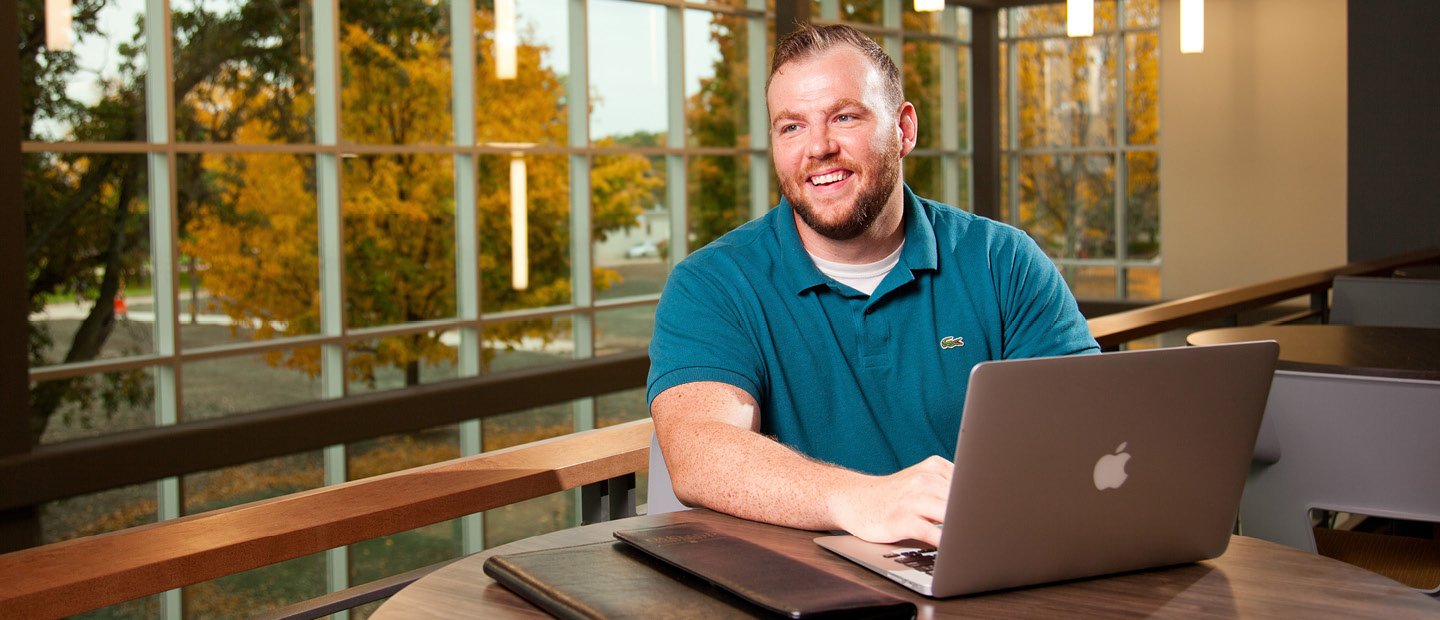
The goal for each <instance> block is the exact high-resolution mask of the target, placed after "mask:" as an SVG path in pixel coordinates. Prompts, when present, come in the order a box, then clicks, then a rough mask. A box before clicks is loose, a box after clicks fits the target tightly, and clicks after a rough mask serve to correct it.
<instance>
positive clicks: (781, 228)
mask: <svg viewBox="0 0 1440 620" xmlns="http://www.w3.org/2000/svg"><path fill="white" fill-rule="evenodd" d="M902 189H903V191H904V197H903V200H904V204H905V222H904V226H905V247H904V249H902V250H901V251H900V262H899V263H897V264H896V265H895V268H896V269H900V268H902V267H903V268H907V269H910V270H911V271H912V272H916V271H924V270H932V271H933V270H934V269H936V268H937V267H938V266H939V259H938V255H939V252H938V250H937V247H938V245H937V243H936V241H935V227H934V225H933V224H931V222H930V213H929V209H928V208H927V207H926V205H925V204H924V202H923V201H921V200H920V198H919V197H918V196H916V195H915V193H914V192H912V191H910V186H909V185H905V186H903V188H902ZM775 215H776V217H777V218H778V219H779V222H777V226H778V228H777V232H778V233H779V238H780V254H781V264H782V265H783V266H784V271H785V275H786V280H787V281H788V285H789V288H790V289H791V290H793V291H795V294H796V295H799V294H801V293H804V292H805V291H808V290H810V289H812V288H815V287H817V286H824V285H827V284H828V283H829V282H830V278H828V277H826V276H825V274H823V273H821V272H820V268H818V267H816V266H815V261H813V260H811V259H810V254H809V253H808V252H806V251H805V245H804V244H803V243H801V242H800V231H799V230H798V229H797V228H796V227H795V211H794V207H792V206H791V205H790V201H789V200H788V199H786V198H784V197H783V196H782V197H781V198H780V205H779V208H778V209H776V213H775ZM887 279H888V278H887ZM908 279H910V278H907V280H908ZM877 292H878V291H877Z"/></svg>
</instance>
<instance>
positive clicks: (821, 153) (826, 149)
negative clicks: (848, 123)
mask: <svg viewBox="0 0 1440 620" xmlns="http://www.w3.org/2000/svg"><path fill="white" fill-rule="evenodd" d="M808 146H809V155H810V157H812V158H815V159H824V158H826V157H829V156H830V155H831V154H833V153H835V151H836V150H837V148H838V147H837V145H836V143H835V139H834V137H833V136H831V135H830V129H829V128H828V127H825V126H823V125H822V126H820V127H817V128H815V129H813V130H811V133H810V144H809V145H808Z"/></svg>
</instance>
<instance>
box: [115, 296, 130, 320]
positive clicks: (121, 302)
mask: <svg viewBox="0 0 1440 620" xmlns="http://www.w3.org/2000/svg"><path fill="white" fill-rule="evenodd" d="M128 313H129V310H128V309H126V308H125V298H124V297H121V296H118V295H117V296H116V297H115V316H118V317H122V318H124V317H125V316H126V315H127V314H128Z"/></svg>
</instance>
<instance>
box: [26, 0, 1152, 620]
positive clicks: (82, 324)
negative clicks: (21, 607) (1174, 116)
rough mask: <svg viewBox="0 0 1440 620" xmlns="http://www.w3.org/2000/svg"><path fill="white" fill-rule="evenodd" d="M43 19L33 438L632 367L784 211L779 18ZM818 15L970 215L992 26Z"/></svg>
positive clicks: (449, 3)
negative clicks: (50, 22)
mask: <svg viewBox="0 0 1440 620" xmlns="http://www.w3.org/2000/svg"><path fill="white" fill-rule="evenodd" d="M46 4H47V3H46V2H44V1H43V0H21V1H20V2H19V3H17V4H16V5H15V6H16V8H15V9H13V10H17V11H18V13H19V18H20V23H21V24H22V28H21V33H20V34H21V40H20V45H19V54H20V67H21V71H20V82H21V83H20V84H19V85H18V86H19V88H20V92H21V93H23V94H22V97H21V101H22V108H23V109H22V131H23V132H24V133H23V137H22V140H23V141H22V144H21V148H22V152H23V159H22V166H23V170H22V171H20V172H21V173H20V175H19V176H18V178H20V179H22V185H23V192H24V195H25V201H26V203H25V204H26V214H25V215H26V225H27V230H26V244H27V248H26V256H27V264H26V265H25V266H24V267H23V268H24V269H26V270H27V273H28V274H29V278H30V281H29V284H30V293H31V297H30V309H31V315H30V327H31V332H32V336H31V339H30V342H29V343H28V347H29V352H30V358H31V360H32V361H31V369H30V374H31V382H32V390H31V394H30V399H31V409H32V412H33V425H32V426H33V429H34V434H33V439H34V441H35V443H37V444H41V443H46V444H51V443H60V442H66V441H72V440H77V439H83V438H89V437H96V436H103V435H106V434H112V433H117V432H121V431H126V430H135V429H143V428H151V427H156V426H165V425H173V424H188V423H193V422H196V421H200V420H206V419H212V418H217V417H223V416H236V415H244V414H247V413H252V412H255V411H260V410H264V409H269V408H274V407H283V406H289V405H297V404H304V403H310V402H315V401H320V400H327V399H337V398H344V397H346V396H351V395H358V394H363V393H369V392H375V391H383V390H403V389H405V388H407V387H411V386H416V385H420V384H427V383H435V382H441V381H446V380H451V379H455V378H466V377H474V376H478V375H482V374H486V373H494V372H504V371H507V370H514V369H519V368H527V367H536V366H542V367H543V366H545V365H550V364H556V363H561V362H564V361H567V360H573V359H577V358H586V357H592V356H595V355H604V354H608V353H614V352H621V351H633V350H641V349H644V348H645V347H646V346H647V345H648V341H649V335H650V331H651V329H652V328H653V324H654V306H655V304H656V302H657V301H658V298H659V294H660V291H661V289H662V288H663V286H664V283H665V281H666V278H667V277H668V275H669V273H670V268H671V266H672V265H674V264H675V263H676V262H677V261H679V260H680V259H682V258H683V257H684V256H685V255H686V254H688V253H689V252H692V251H694V250H695V249H697V248H699V247H700V246H703V245H704V244H706V243H709V242H710V241H711V240H713V239H715V238H716V237H718V236H719V235H721V234H723V233H724V232H726V231H728V230H729V229H731V228H733V227H735V226H737V225H739V224H741V223H743V222H745V221H746V220H749V219H751V218H753V217H756V216H758V215H760V214H762V213H764V212H765V211H766V210H768V209H769V208H770V207H771V206H772V205H773V204H774V202H775V200H776V192H775V189H774V188H775V183H774V180H773V173H772V165H771V162H770V159H769V154H768V146H769V145H768V137H767V132H766V129H767V127H766V123H765V122H764V119H765V117H766V111H765V107H764V103H765V101H764V92H763V84H764V80H765V76H766V75H767V74H768V69H769V67H768V62H769V57H770V50H771V41H772V40H773V23H771V22H772V21H773V18H772V15H773V9H772V8H770V7H769V6H768V5H769V3H767V2H766V0H715V1H710V2H686V3H676V2H671V1H668V0H666V1H664V2H661V1H659V0H654V1H652V0H588V1H584V2H576V1H573V0H383V1H364V0H353V1H352V0H342V1H340V2H311V1H309V0H168V1H158V2H157V1H152V2H145V1H141V0H77V1H76V2H75V3H74V4H73V8H72V13H73V15H72V17H73V18H74V21H73V28H72V33H71V34H72V39H73V45H71V46H70V47H69V48H68V49H64V48H61V49H50V48H49V47H47V44H46V42H45V40H44V29H43V28H30V27H26V26H24V25H27V24H28V25H34V24H39V23H40V22H41V19H42V17H43V12H44V10H45V6H46ZM59 4H63V3H59ZM822 5H823V10H822V11H820V12H819V13H817V14H818V15H819V16H820V19H817V20H816V21H817V22H820V23H825V22H827V21H828V22H839V21H844V22H847V23H852V24H854V25H856V26H857V27H861V28H863V29H865V31H866V32H867V33H868V34H870V35H871V36H874V37H875V38H876V39H877V40H879V41H881V42H882V44H883V45H885V46H886V49H888V50H890V51H891V53H892V55H893V56H894V57H895V59H896V60H897V62H899V63H900V64H901V65H902V67H903V68H904V72H905V73H904V78H905V85H906V89H907V92H908V94H909V95H910V97H911V99H912V100H914V101H915V102H916V105H917V106H918V108H919V109H920V110H921V114H922V134H921V135H922V141H921V145H920V148H919V149H917V151H916V152H915V154H914V155H913V156H912V158H911V159H909V160H907V162H906V165H905V174H906V179H907V181H909V182H910V183H911V184H912V186H914V187H915V188H916V189H917V190H919V191H921V192H922V193H924V194H926V195H927V196H932V197H935V198H938V199H942V200H945V201H947V202H950V203H952V204H957V205H960V206H962V207H967V208H968V205H967V204H966V198H965V197H966V196H968V194H969V188H968V183H969V181H968V173H967V171H968V169H969V157H970V154H969V148H970V147H969V144H970V140H969V137H968V127H967V125H966V118H967V114H966V109H967V106H968V103H967V101H968V98H969V87H968V83H969V67H968V47H967V45H968V44H967V41H968V37H969V20H968V12H967V11H965V10H963V9H958V8H954V7H951V8H949V9H947V10H945V11H944V12H942V13H936V14H918V13H914V12H913V11H912V10H911V9H910V8H909V2H908V0H907V1H905V2H902V1H901V0H866V1H863V2H848V1H847V2H833V1H826V2H823V3H822ZM325 24H332V25H333V26H328V27H327V26H324V25H325ZM151 67H166V68H167V71H165V72H163V73H155V72H152V71H150V68H151ZM12 86H13V85H12ZM1142 124H1143V123H1142V122H1141V121H1140V120H1136V119H1132V120H1129V121H1127V124H1126V125H1125V126H1126V127H1127V128H1129V131H1131V132H1132V133H1136V134H1137V135H1138V134H1139V133H1141V132H1143V131H1144V127H1143V126H1142ZM1142 164H1143V162H1136V163H1135V164H1133V165H1136V166H1139V165H1142ZM1152 167H1153V162H1152ZM1127 234H1130V237H1127V238H1132V239H1139V241H1137V243H1140V242H1143V238H1142V237H1136V236H1135V235H1134V234H1132V233H1127ZM644 415H646V412H645V408H644V399H643V394H642V393H640V392H628V393H625V394H621V395H611V396H608V397H606V398H603V399H584V400H582V401H577V402H574V403H566V404H562V405H554V406H549V407H544V408H541V409H538V410H534V411H525V412H516V413H511V414H507V415H505V416H500V417H495V418H489V419H486V420H483V421H468V422H463V423H460V424H455V425H446V426H443V427H439V428H431V429H417V430H415V431H414V432H410V433H402V434H398V435H390V436H386V437H377V438H373V439H369V440H366V441H361V442H353V443H351V444H349V445H344V446H333V447H330V448H326V449H323V450H320V451H315V452H307V453H303V454H293V455H278V456H276V457H274V458H267V459H263V460H260V461H257V462H254V463H246V464H237V465H234V466H230V467H225V468H221V469H218V470H214V471H208V472H194V473H191V474H188V475H185V476H181V477H178V478H175V479H170V480H163V481H155V482H153V483H145V484H140V485H135V486H131V487H126V488H123V489H116V490H112V491H108V492H105V493H99V494H93V495H88V496H83V497H75V498H67V499H63V500H60V501H56V502H52V503H50V504H49V505H47V506H44V507H43V508H42V510H41V514H42V521H43V522H42V527H43V529H44V531H45V536H46V540H47V541H56V540H62V539H66V538H72V537H74V536H79V535H89V534H96V533H101V532H105V531H110V530H114V529H120V528H123V527H129V526H132V525H136V524H140V523H146V522H153V521H155V520H164V519H172V518H177V517H180V516H183V515H187V514H193V513H195V512H198V511H204V510H210V509H214V508H218V507H224V506H231V505H235V504H237V503H242V502H246V501H253V500H255V499H259V498H263V497H268V496H271V495H274V494H277V493H286V492H293V491H297V490H301V489H309V488H313V487H316V486H320V485H325V484H336V483H340V482H344V481H346V480H352V479H357V478H361V477H364V476H368V475H374V474H378V473H382V472H386V471H393V470H396V469H401V468H405V467H411V466H416V465H421V464H425V463H429V462H435V461H438V460H443V459H449V458H454V457H455V456H457V455H465V454H469V453H474V452H478V451H481V450H484V449H493V448H496V447H499V446H509V445H516V444H519V443H524V442H527V441H533V440H535V439H537V438H541V437H549V436H554V435H557V434H564V433H569V432H574V431H576V430H583V429H587V428H592V427H595V426H601V425H605V424H613V423H617V422H619V421H623V420H628V419H635V418H637V417H643V416H644ZM573 495H574V494H560V495H557V496H554V497H549V498H539V499H536V500H534V501H532V502H526V503H522V504H517V505H514V506H509V507H506V508H504V509H502V510H497V511H493V512H492V513H490V514H487V515H473V516H470V517H466V518H465V519H462V520H461V521H459V522H453V523H446V524H438V525H435V526H432V527H428V528H421V529H419V530H415V531H412V532H405V533H401V534H397V535H395V536H391V537H387V538H384V539H379V540H375V541H368V542H366V543H363V544H359V545H353V546H351V547H349V548H344V549H337V550H332V551H330V552H327V553H323V554H319V555H316V556H313V557H308V558H301V559H298V560H295V561H293V562H287V563H284V564H280V565H276V566H274V567H268V568H265V569H262V570H258V571H254V572H251V573H246V574H243V575H237V576H234V577H232V578H228V579H226V580H220V581H216V582H212V583H208V584H199V585H197V586H194V587H190V588H186V589H185V590H184V591H183V592H180V593H171V594H170V595H167V596H160V597H150V598H147V599H145V600H142V601H138V602H134V603H132V604H129V606H128V607H125V608H124V609H118V610H112V611H113V612H114V615H127V616H141V617H144V616H149V615H154V614H157V613H165V614H172V615H173V614H189V615H194V616H211V615H227V614H230V613H231V612H234V611H236V609H232V607H234V606H236V605H238V606H240V607H243V609H244V611H245V612H246V613H256V612H261V611H263V610H265V609H268V608H273V607H277V606H281V605H285V604H289V603H293V602H296V601H297V600H299V599H303V598H308V597H312V596H315V595H318V594H319V593H321V592H322V591H324V590H325V589H332V590H333V589H337V588H343V587H345V586H346V585H347V584H348V583H351V582H358V581H361V580H369V579H374V578H379V577H382V576H385V575H389V574H394V573H396V572H400V571H403V570H408V569H411V568H414V567H416V566H420V565H423V564H428V563H431V562H434V561H438V560H439V559H443V558H445V557H452V556H453V555H455V554H458V553H462V552H471V551H475V550H478V549H479V548H481V547H483V546H485V545H488V544H496V543H499V542H504V541H508V540H513V539H516V538H520V537H523V536H528V535H532V534H535V533H539V532H541V531H544V530H545V529H553V528H555V527H563V526H567V525H571V524H573V523H575V522H576V521H577V519H578V517H577V515H576V504H577V502H576V500H575V497H574V496H573ZM281 582H285V583H287V584H290V585H287V586H284V587H280V586H275V587H271V586H270V585H268V584H272V583H274V584H278V583H281ZM267 593H268V594H267Z"/></svg>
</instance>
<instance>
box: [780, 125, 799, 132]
mask: <svg viewBox="0 0 1440 620" xmlns="http://www.w3.org/2000/svg"><path fill="white" fill-rule="evenodd" d="M798 129H800V126H799V125H795V124H790V125H782V126H781V127H780V133H791V132H793V131H795V130H798Z"/></svg>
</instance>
